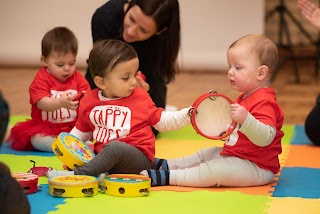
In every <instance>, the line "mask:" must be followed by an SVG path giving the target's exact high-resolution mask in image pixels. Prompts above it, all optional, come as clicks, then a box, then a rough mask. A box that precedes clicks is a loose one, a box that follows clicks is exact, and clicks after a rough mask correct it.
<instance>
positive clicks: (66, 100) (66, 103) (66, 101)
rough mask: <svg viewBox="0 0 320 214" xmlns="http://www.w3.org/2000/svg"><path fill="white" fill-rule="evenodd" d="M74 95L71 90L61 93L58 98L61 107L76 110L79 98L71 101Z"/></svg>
mask: <svg viewBox="0 0 320 214" xmlns="http://www.w3.org/2000/svg"><path fill="white" fill-rule="evenodd" d="M75 96H76V95H74V94H72V93H71V92H66V93H64V94H62V95H61V97H60V98H59V100H60V104H61V107H63V108H67V109H71V110H76V109H77V108H78V105H79V100H76V101H73V99H74V98H75Z"/></svg>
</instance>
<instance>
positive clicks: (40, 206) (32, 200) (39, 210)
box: [27, 184, 65, 214]
mask: <svg viewBox="0 0 320 214" xmlns="http://www.w3.org/2000/svg"><path fill="white" fill-rule="evenodd" d="M27 198H28V201H29V204H30V207H31V214H43V213H48V212H50V211H55V210H57V208H56V206H58V205H60V204H65V198H59V197H53V196H52V195H50V194H49V185H48V184H41V188H39V191H37V192H35V193H33V194H28V195H27Z"/></svg>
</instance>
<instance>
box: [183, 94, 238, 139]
mask: <svg viewBox="0 0 320 214" xmlns="http://www.w3.org/2000/svg"><path fill="white" fill-rule="evenodd" d="M231 103H232V101H231V99H230V98H228V97H227V96H225V95H223V94H219V93H217V92H216V91H214V90H211V91H210V92H209V93H206V94H203V95H201V96H200V97H199V98H198V99H197V100H196V101H195V102H194V103H193V105H192V108H191V109H190V111H189V115H190V118H191V124H192V126H193V128H194V129H195V130H196V132H197V133H198V134H200V135H201V136H203V137H206V138H208V139H213V140H221V139H224V138H226V137H228V136H229V135H230V134H231V133H232V132H233V130H234V129H235V128H236V125H237V124H236V122H234V121H233V120H232V119H231V117H230V112H231V107H230V104H231Z"/></svg>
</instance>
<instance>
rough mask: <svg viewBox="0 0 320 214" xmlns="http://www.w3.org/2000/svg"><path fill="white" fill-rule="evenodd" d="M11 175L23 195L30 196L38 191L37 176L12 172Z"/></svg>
mask: <svg viewBox="0 0 320 214" xmlns="http://www.w3.org/2000/svg"><path fill="white" fill-rule="evenodd" d="M11 175H12V177H13V178H14V179H16V181H18V183H19V184H20V186H21V187H22V189H23V191H24V193H26V194H31V193H35V192H37V191H38V175H35V174H33V173H25V172H12V173H11Z"/></svg>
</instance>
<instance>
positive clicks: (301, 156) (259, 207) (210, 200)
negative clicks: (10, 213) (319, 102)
mask: <svg viewBox="0 0 320 214" xmlns="http://www.w3.org/2000/svg"><path fill="white" fill-rule="evenodd" d="M24 118H25V117H21V116H19V117H12V119H11V124H14V123H15V122H17V121H19V120H22V119H24ZM283 131H284V133H285V135H284V138H283V140H282V144H283V152H282V154H281V155H280V163H281V171H280V172H279V173H278V174H277V175H276V176H275V178H274V181H273V182H272V183H270V184H268V185H265V186H260V187H246V188H225V187H212V188H190V187H176V186H162V187H151V190H150V194H149V195H148V196H145V197H116V196H110V195H107V194H105V193H104V192H103V191H101V192H99V193H98V194H96V195H94V196H92V197H79V198H61V197H54V196H51V195H50V194H49V186H48V179H47V178H46V177H39V181H38V184H39V190H38V191H37V192H35V193H33V194H28V195H27V197H28V200H29V203H30V205H31V213H32V214H43V213H51V214H58V213H79V214H80V213H117V214H121V213H126V214H127V213H153V214H155V213H159V214H160V213H161V214H163V213H184V214H187V213H199V214H200V213H201V214H206V213H208V214H213V213H239V214H242V213H243V214H247V213H250V214H260V213H265V214H278V213H279V214H286V213H290V214H295V213H297V214H298V213H299V214H300V213H305V214H316V213H320V182H319V180H320V147H317V146H314V145H312V144H311V143H310V141H309V140H308V139H307V137H306V135H305V133H304V127H303V126H301V125H285V126H284V127H283ZM222 144H223V142H222V141H214V140H208V139H206V138H204V137H201V136H200V135H198V134H197V133H196V132H195V131H194V129H193V128H192V126H188V127H185V128H183V129H181V130H177V131H170V132H165V133H160V134H159V136H158V138H157V141H156V157H161V158H175V157H182V156H185V155H190V154H192V153H194V152H196V151H198V150H199V149H202V148H207V147H211V146H222ZM30 160H32V161H34V162H36V165H37V166H47V167H53V168H56V169H60V170H61V169H62V162H61V161H60V160H59V159H58V158H57V157H56V156H55V155H54V154H53V153H50V152H33V151H32V152H18V151H13V150H12V149H11V148H10V147H9V146H8V145H7V144H3V145H2V148H1V149H0V161H1V162H3V163H5V164H7V165H8V166H9V167H10V169H11V171H12V172H27V171H28V170H29V169H30V168H31V167H32V166H33V162H30Z"/></svg>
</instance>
